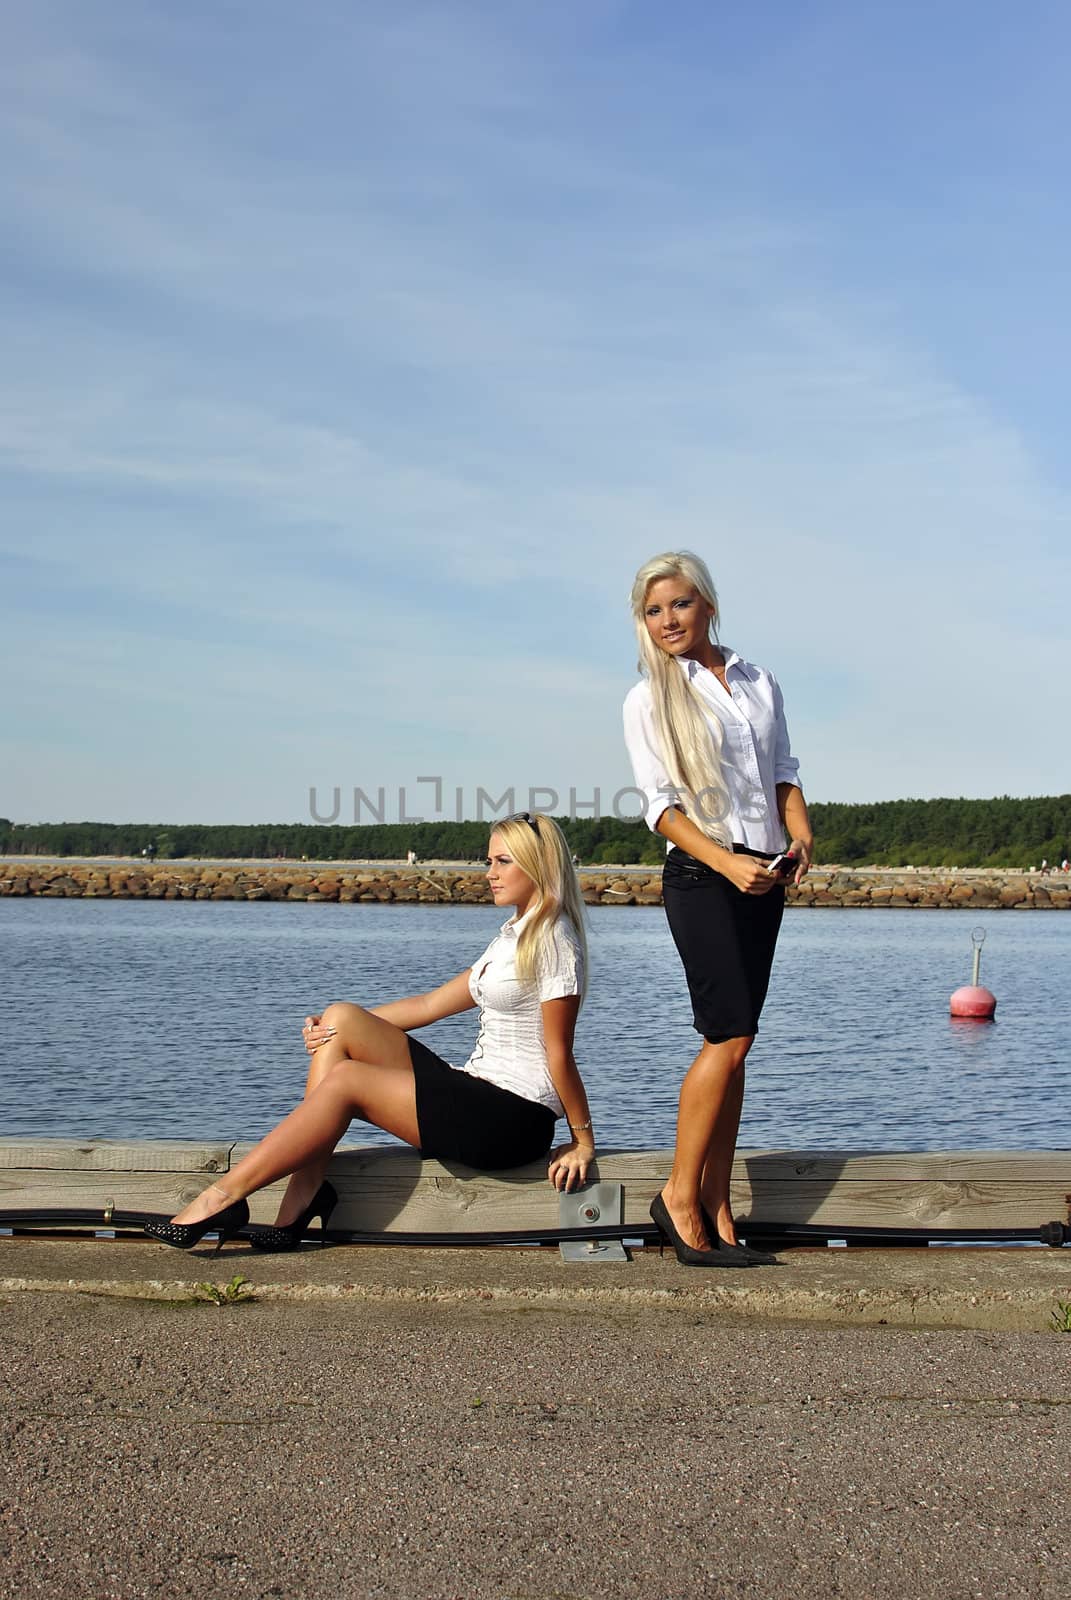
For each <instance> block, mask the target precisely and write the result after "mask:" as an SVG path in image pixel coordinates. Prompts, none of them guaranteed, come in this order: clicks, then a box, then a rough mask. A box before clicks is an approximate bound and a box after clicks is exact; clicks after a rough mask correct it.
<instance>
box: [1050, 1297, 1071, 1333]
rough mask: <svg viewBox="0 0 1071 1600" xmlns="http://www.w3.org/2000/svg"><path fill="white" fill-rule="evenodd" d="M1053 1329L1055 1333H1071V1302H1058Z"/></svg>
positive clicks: (1053, 1318)
mask: <svg viewBox="0 0 1071 1600" xmlns="http://www.w3.org/2000/svg"><path fill="white" fill-rule="evenodd" d="M1052 1327H1053V1332H1054V1333H1071V1300H1057V1302H1056V1310H1055V1311H1054V1312H1053V1314H1052Z"/></svg>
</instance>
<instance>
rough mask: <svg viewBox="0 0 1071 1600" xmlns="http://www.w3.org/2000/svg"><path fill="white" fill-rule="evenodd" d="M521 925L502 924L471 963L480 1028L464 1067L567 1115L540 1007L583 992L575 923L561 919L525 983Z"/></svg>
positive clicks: (471, 989) (511, 921) (512, 921)
mask: <svg viewBox="0 0 1071 1600" xmlns="http://www.w3.org/2000/svg"><path fill="white" fill-rule="evenodd" d="M520 927H521V923H520V921H518V919H517V918H516V917H511V918H510V919H509V921H508V922H504V923H503V924H502V928H501V931H500V932H499V933H498V934H497V935H496V937H495V938H494V939H492V941H491V943H490V944H489V945H488V946H487V949H486V950H485V951H484V953H483V955H482V956H481V957H480V959H479V960H478V961H477V962H475V963H474V964H473V967H472V970H471V972H470V974H469V993H470V994H471V995H472V998H473V999H474V1000H475V1001H476V1004H477V1005H478V1006H479V1007H480V1032H479V1037H478V1038H477V1040H476V1045H475V1048H474V1049H473V1052H472V1054H471V1056H469V1059H468V1060H467V1061H466V1062H465V1065H464V1067H462V1069H461V1070H462V1071H463V1072H471V1073H472V1075H473V1077H474V1078H486V1079H487V1081H488V1082H489V1083H496V1084H497V1085H498V1086H499V1088H500V1089H510V1090H512V1092H513V1093H514V1094H519V1095H520V1096H521V1098H522V1099H524V1100H534V1101H536V1102H537V1104H539V1105H542V1106H549V1107H550V1109H551V1111H553V1113H554V1115H555V1116H556V1117H561V1116H564V1114H565V1113H564V1110H563V1107H562V1103H561V1100H560V1099H559V1098H558V1091H557V1089H555V1087H554V1080H553V1078H552V1077H551V1075H550V1070H549V1068H548V1066H547V1046H546V1042H545V1040H544V1037H543V1013H542V1011H541V1009H540V1007H541V1006H542V1003H543V1001H544V1000H561V999H564V998H565V996H567V995H571V994H580V993H581V992H582V990H583V987H584V964H583V954H582V952H581V949H580V942H579V940H578V939H577V936H576V934H575V933H574V931H573V927H572V924H571V923H570V922H568V921H567V920H566V919H565V918H564V917H559V918H558V920H557V922H556V923H555V924H554V926H553V928H552V929H551V930H550V934H549V936H548V938H547V941H546V944H545V946H544V949H543V951H542V954H541V957H540V959H539V962H538V964H537V968H536V979H535V982H534V983H526V984H522V983H521V982H520V981H519V980H518V978H517V967H516V962H517V937H518V934H519V931H520Z"/></svg>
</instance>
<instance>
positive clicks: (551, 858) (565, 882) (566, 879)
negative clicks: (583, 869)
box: [494, 812, 588, 1003]
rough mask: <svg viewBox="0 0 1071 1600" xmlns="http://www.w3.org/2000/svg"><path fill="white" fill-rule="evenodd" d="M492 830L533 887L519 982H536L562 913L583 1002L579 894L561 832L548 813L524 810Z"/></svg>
mask: <svg viewBox="0 0 1071 1600" xmlns="http://www.w3.org/2000/svg"><path fill="white" fill-rule="evenodd" d="M494 832H495V833H497V834H498V835H499V837H500V838H501V840H502V842H503V844H504V845H505V847H506V849H507V850H508V851H509V853H510V855H511V856H512V857H513V859H514V861H515V862H516V863H517V865H518V866H519V867H520V869H521V871H522V872H524V873H526V874H527V876H528V877H529V878H531V880H532V882H533V883H534V884H535V887H536V892H535V896H534V898H533V900H532V904H531V907H530V908H529V913H528V914H526V916H525V921H524V927H523V928H522V929H521V931H520V934H519V935H518V938H517V962H516V971H517V977H518V978H519V979H520V981H521V982H522V983H534V982H535V981H536V978H537V976H538V973H539V964H540V958H541V956H542V955H543V952H544V951H545V950H546V949H547V946H548V944H549V940H550V934H551V930H552V929H553V927H554V924H555V923H556V922H557V920H558V918H559V917H566V918H567V919H568V921H569V922H571V923H572V926H573V931H574V933H575V934H576V938H577V943H578V944H579V946H580V953H581V957H582V961H583V981H582V984H581V990H580V999H581V1003H583V999H584V994H585V992H586V990H587V974H588V941H587V933H586V931H585V927H584V897H583V895H582V893H581V891H580V879H579V878H578V877H577V875H576V868H575V867H574V866H573V858H572V855H571V853H570V850H569V846H568V844H567V843H566V839H565V835H564V833H562V830H561V829H560V828H559V827H558V824H557V823H556V822H555V821H554V818H553V817H545V816H543V815H542V813H541V812H533V813H532V814H531V817H530V818H529V816H528V814H527V813H525V815H524V816H521V817H507V818H506V820H505V821H504V822H496V823H495V826H494Z"/></svg>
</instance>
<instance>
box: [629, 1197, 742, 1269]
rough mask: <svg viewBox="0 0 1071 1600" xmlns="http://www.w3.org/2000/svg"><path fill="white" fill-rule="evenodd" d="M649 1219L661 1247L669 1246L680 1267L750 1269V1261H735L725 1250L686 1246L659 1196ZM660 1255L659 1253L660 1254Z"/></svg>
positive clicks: (652, 1202)
mask: <svg viewBox="0 0 1071 1600" xmlns="http://www.w3.org/2000/svg"><path fill="white" fill-rule="evenodd" d="M651 1219H652V1221H653V1222H654V1225H655V1227H656V1228H657V1229H658V1232H659V1235H660V1236H661V1242H662V1246H663V1247H664V1246H665V1245H666V1244H671V1245H672V1246H673V1250H674V1253H675V1254H676V1257H677V1260H678V1261H679V1262H680V1264H681V1266H682V1267H744V1266H748V1267H750V1266H751V1265H753V1263H752V1262H750V1261H737V1260H735V1259H734V1258H733V1257H731V1256H729V1255H727V1254H726V1252H725V1250H697V1249H696V1247H695V1245H692V1244H686V1243H685V1241H684V1240H683V1239H682V1238H681V1236H680V1234H679V1233H678V1232H677V1229H676V1228H675V1226H674V1224H673V1218H672V1217H671V1216H670V1214H669V1212H668V1211H667V1209H666V1202H665V1201H664V1200H663V1199H662V1196H661V1195H660V1194H656V1195H655V1197H654V1199H653V1200H652V1201H651ZM660 1253H661V1252H660Z"/></svg>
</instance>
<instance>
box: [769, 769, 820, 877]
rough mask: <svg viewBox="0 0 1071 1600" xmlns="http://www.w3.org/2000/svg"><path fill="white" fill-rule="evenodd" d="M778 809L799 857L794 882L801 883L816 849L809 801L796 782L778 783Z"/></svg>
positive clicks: (795, 852)
mask: <svg viewBox="0 0 1071 1600" xmlns="http://www.w3.org/2000/svg"><path fill="white" fill-rule="evenodd" d="M777 809H778V811H779V812H780V813H781V821H782V822H783V823H784V825H785V829H786V831H787V833H788V837H789V840H790V841H791V842H790V844H789V847H788V848H789V849H790V850H791V852H792V854H793V855H794V856H797V857H798V858H799V866H798V867H797V868H796V875H795V877H794V878H793V880H792V881H793V883H799V881H800V879H801V878H802V877H803V875H804V873H805V872H806V871H807V869H808V868H809V867H810V865H811V855H812V853H813V851H814V829H813V828H812V827H811V819H810V816H809V815H808V812H807V802H806V800H805V799H804V798H803V790H802V789H801V788H800V787H799V785H798V784H795V783H779V784H778V785H777Z"/></svg>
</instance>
